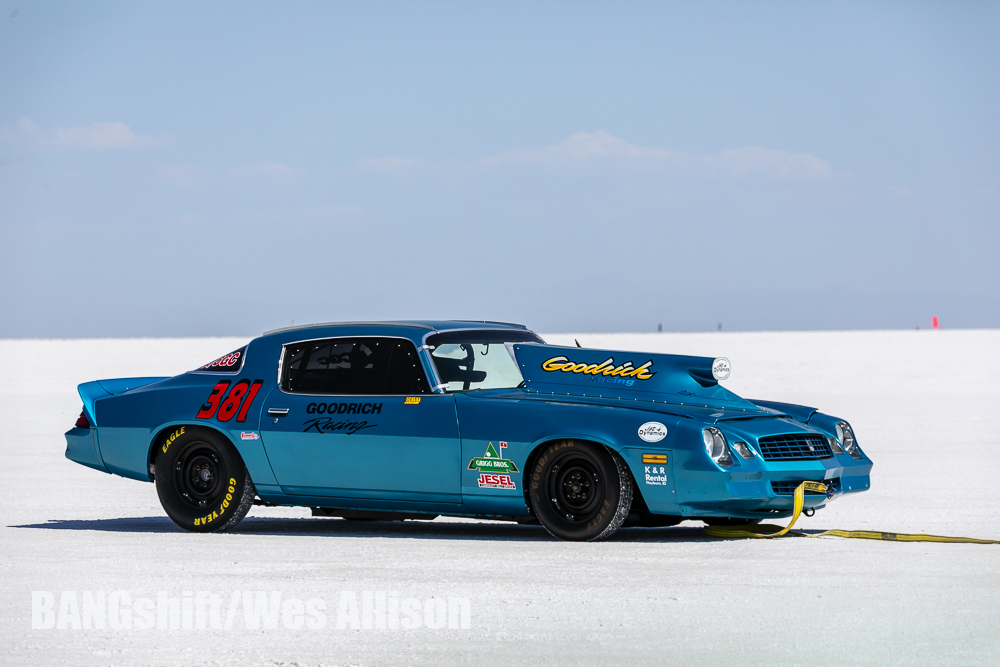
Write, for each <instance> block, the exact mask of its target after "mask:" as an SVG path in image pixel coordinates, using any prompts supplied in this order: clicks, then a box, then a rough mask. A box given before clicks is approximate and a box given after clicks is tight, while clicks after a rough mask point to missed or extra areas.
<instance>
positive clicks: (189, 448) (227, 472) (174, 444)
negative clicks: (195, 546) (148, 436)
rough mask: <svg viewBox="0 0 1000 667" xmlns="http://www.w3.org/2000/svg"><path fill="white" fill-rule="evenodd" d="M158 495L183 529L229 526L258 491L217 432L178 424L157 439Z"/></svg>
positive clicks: (203, 530) (247, 508) (201, 530)
mask: <svg viewBox="0 0 1000 667" xmlns="http://www.w3.org/2000/svg"><path fill="white" fill-rule="evenodd" d="M157 447H158V448H159V449H158V450H157V452H156V465H155V468H154V471H155V481H156V494H157V495H158V496H159V498H160V504H161V505H162V506H163V509H164V510H165V511H166V513H167V516H169V517H170V518H171V519H172V520H173V522H174V523H176V524H177V525H178V526H180V527H181V528H184V529H185V530H191V531H195V532H199V533H209V532H215V531H220V530H228V529H230V528H232V527H233V526H235V525H236V524H237V523H239V522H240V521H241V520H243V517H245V516H246V515H247V512H249V511H250V506H251V505H252V504H253V499H254V496H255V495H256V494H257V491H256V489H255V488H254V486H253V482H252V481H250V475H249V473H248V472H247V469H246V466H245V465H244V463H243V459H242V458H240V455H239V452H237V451H236V448H235V447H234V446H233V445H232V443H230V442H229V441H227V440H226V439H225V437H223V436H222V435H221V434H218V433H215V432H214V431H211V430H209V429H205V428H198V427H190V426H179V427H177V428H175V429H171V430H170V431H169V432H168V433H167V434H166V436H165V437H164V438H163V439H162V441H161V442H159V443H158V445H157Z"/></svg>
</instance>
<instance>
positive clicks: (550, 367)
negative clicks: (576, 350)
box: [542, 356, 656, 380]
mask: <svg viewBox="0 0 1000 667" xmlns="http://www.w3.org/2000/svg"><path fill="white" fill-rule="evenodd" d="M652 366H653V361H652V360H649V361H647V362H646V363H644V364H643V365H642V366H639V367H638V368H636V367H635V366H633V365H632V362H631V361H626V362H625V363H624V364H621V365H620V366H615V359H614V357H608V359H607V360H606V361H604V362H602V363H600V364H587V363H580V362H576V361H570V360H569V358H568V357H562V356H559V357H552V358H551V359H547V360H546V361H544V362H542V370H543V371H548V372H549V373H554V372H557V371H562V372H563V373H574V374H582V375H609V376H611V377H623V378H627V377H634V378H635V379H637V380H648V379H650V378H651V377H653V376H654V375H656V373H654V372H652V371H650V370H649V369H650V368H652Z"/></svg>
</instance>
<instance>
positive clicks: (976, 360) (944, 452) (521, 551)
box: [0, 331, 1000, 665]
mask: <svg viewBox="0 0 1000 667" xmlns="http://www.w3.org/2000/svg"><path fill="white" fill-rule="evenodd" d="M547 338H548V340H549V341H550V342H556V343H568V344H572V341H573V339H574V338H576V339H579V341H580V343H581V344H582V345H584V346H587V347H607V348H612V349H628V350H641V351H649V352H670V353H678V354H694V355H703V356H727V357H729V358H730V360H731V361H732V363H733V374H732V376H731V378H730V380H728V381H727V382H726V383H725V384H726V386H728V387H729V388H730V389H732V390H734V391H735V392H736V393H738V394H740V395H742V396H745V397H750V398H767V399H773V400H779V401H789V402H798V403H803V404H806V405H813V406H817V407H819V408H820V409H822V410H824V411H826V412H829V413H832V414H835V415H838V416H841V417H845V418H847V419H849V420H850V421H851V423H852V424H853V425H854V428H855V431H856V432H857V434H858V438H859V442H860V443H861V446H862V447H863V448H864V450H865V451H866V452H867V453H868V454H869V455H870V456H871V458H872V459H873V460H874V461H875V469H874V471H873V474H872V490H871V491H870V492H867V493H863V494H859V495H857V496H854V497H852V498H848V499H842V500H840V501H838V502H836V503H833V505H832V506H831V507H830V508H828V509H826V510H822V511H820V512H818V513H817V514H816V516H815V517H813V518H811V519H805V518H804V519H802V520H801V521H802V523H801V525H802V526H803V527H804V528H807V529H826V528H844V529H869V530H882V531H894V532H923V533H937V534H946V535H966V536H978V537H987V538H1000V492H998V484H997V472H996V470H997V459H998V457H1000V446H998V445H1000V390H998V388H997V387H998V384H997V379H998V378H1000V331H919V332H918V331H875V332H834V333H825V332H809V333H713V334H651V335H638V334H637V335H627V334H618V335H597V334H566V335H551V336H548V337H547ZM244 342H245V339H189V340H162V339H161V340H154V339H147V340H76V341H62V340H54V341H0V368H2V369H3V374H2V376H0V411H2V421H0V423H2V424H3V427H4V430H3V435H2V437H0V456H2V466H0V512H2V518H3V520H2V521H0V592H2V594H0V663H2V664H4V665H56V664H70V665H144V664H156V665H219V664H222V665H230V664H231V665H286V664H298V665H314V664H326V665H344V664H361V665H372V664H428V665H443V664H468V663H484V662H485V663H489V664H502V663H514V664H545V665H548V664H572V665H606V664H628V665H633V664H651V665H652V664H677V665H699V664H705V665H717V664H735V665H798V664H804V663H807V662H810V663H817V662H818V663H823V664H849V665H884V664H920V665H936V664H941V665H996V664H1000V633H998V630H1000V545H971V544H921V543H916V544H907V543H893V542H874V541H864V540H838V539H832V538H829V539H804V538H790V539H781V540H771V541H766V540H754V541H723V540H714V539H711V538H706V537H704V536H703V535H702V534H701V533H700V530H699V528H698V525H699V524H695V523H693V522H687V523H684V524H681V525H680V526H678V527H675V528H665V529H655V530H653V529H625V530H622V531H619V532H618V533H617V534H616V535H615V537H614V538H613V539H612V540H610V541H607V542H603V543H596V544H589V543H588V544H575V543H566V542H559V541H556V540H554V539H552V538H550V537H549V536H548V534H547V533H545V531H544V530H542V529H541V528H538V527H527V526H516V525H510V524H502V523H476V522H470V521H463V520H455V519H439V520H437V521H434V522H431V523H423V522H421V523H414V522H406V523H403V524H400V523H385V522H367V523H360V522H349V521H343V520H339V519H313V518H310V517H309V511H308V510H307V509H301V508H299V509H294V508H293V509H283V508H261V507H255V508H254V509H253V510H252V511H251V514H250V517H249V518H248V519H247V520H245V521H244V522H243V524H241V530H238V531H237V532H235V533H232V534H210V535H195V534H191V533H186V532H184V531H181V530H180V529H178V528H176V527H175V526H174V525H173V524H172V523H171V522H170V521H169V520H168V519H166V518H165V517H164V515H163V512H162V510H161V509H160V506H159V503H158V501H157V498H156V492H155V489H154V487H153V485H152V484H144V483H141V482H135V481H131V480H125V479H121V478H118V477H113V476H110V475H106V474H103V473H100V472H97V471H93V470H89V469H87V468H84V467H82V466H79V465H77V464H74V463H72V462H70V461H68V460H66V459H65V458H64V457H63V450H64V447H65V444H64V440H63V436H62V434H63V432H64V431H66V430H67V429H68V428H69V427H70V426H71V425H72V423H73V421H74V420H75V419H76V416H77V415H78V414H79V410H80V400H79V398H78V396H77V394H76V385H77V383H80V382H83V381H86V380H91V379H97V378H105V377H116V376H136V375H173V374H176V373H179V372H182V371H184V370H186V369H190V368H194V367H196V366H197V365H199V364H202V363H205V362H207V361H209V360H211V359H214V358H216V357H218V356H220V355H221V354H224V353H226V352H228V351H229V350H232V349H234V348H236V347H238V346H239V345H242V344H243V343H244ZM387 474H393V471H392V470H391V467H390V468H389V469H387ZM33 590H34V591H39V590H41V591H51V592H54V593H55V596H56V600H57V601H58V599H59V596H60V592H61V591H78V592H81V591H102V590H103V591H113V590H125V591H128V592H129V593H130V594H131V595H132V596H133V597H137V596H149V597H155V596H156V592H157V591H166V592H167V593H168V594H169V595H170V596H182V595H183V593H184V592H185V591H207V592H214V593H217V594H220V595H222V597H223V599H225V600H228V599H229V596H230V595H231V593H232V591H234V590H275V591H280V592H281V593H282V595H283V596H284V597H286V598H287V597H298V598H302V599H308V598H314V597H320V598H323V599H324V600H326V602H327V604H328V610H327V614H328V620H329V625H328V626H327V627H326V628H325V629H323V630H314V629H308V628H303V629H300V630H288V629H284V628H283V627H280V626H279V629H275V630H263V629H258V630H247V629H245V628H243V627H235V628H234V629H231V630H229V631H225V630H211V629H206V630H182V629H177V630H158V629H152V630H131V631H126V630H119V631H115V630H109V629H105V630H91V631H87V630H56V629H53V630H33V629H32V627H31V591H33ZM345 590H346V591H357V592H358V595H359V600H360V595H361V592H362V591H365V590H370V591H395V592H397V593H398V594H399V596H400V597H414V598H420V599H424V598H429V597H432V596H436V597H465V598H468V599H469V600H470V601H471V611H472V616H471V622H472V627H471V629H469V630H447V629H446V630H430V629H427V628H420V629H416V630H363V629H362V630H351V629H342V630H337V629H336V628H335V620H336V616H337V604H338V600H339V599H340V594H341V592H342V591H345Z"/></svg>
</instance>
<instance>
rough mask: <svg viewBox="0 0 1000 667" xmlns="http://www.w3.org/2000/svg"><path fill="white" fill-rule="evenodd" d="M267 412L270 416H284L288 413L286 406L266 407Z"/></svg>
mask: <svg viewBox="0 0 1000 667" xmlns="http://www.w3.org/2000/svg"><path fill="white" fill-rule="evenodd" d="M267 414H269V415H271V416H272V417H284V416H285V415H287V414H288V408H268V409H267Z"/></svg>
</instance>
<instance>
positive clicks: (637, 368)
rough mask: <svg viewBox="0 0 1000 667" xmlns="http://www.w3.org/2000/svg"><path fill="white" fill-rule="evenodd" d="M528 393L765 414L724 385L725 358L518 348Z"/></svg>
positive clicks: (548, 347)
mask: <svg viewBox="0 0 1000 667" xmlns="http://www.w3.org/2000/svg"><path fill="white" fill-rule="evenodd" d="M512 348H513V350H514V356H515V357H516V358H517V363H518V366H519V367H520V370H521V375H522V377H524V383H525V387H526V388H527V390H528V391H531V392H539V393H557V394H573V395H583V396H600V397H603V398H621V399H627V400H645V401H656V402H665V403H677V404H682V405H703V406H709V407H711V406H717V407H724V408H735V409H739V410H747V411H753V412H763V410H761V409H760V408H759V407H757V406H756V405H754V404H753V403H751V402H749V401H746V400H744V399H742V398H740V397H739V396H737V395H736V394H734V393H733V392H731V391H729V390H728V389H726V388H724V387H722V386H720V385H719V379H725V378H727V377H729V372H730V365H729V361H728V360H727V359H725V358H721V357H720V358H712V357H687V356H681V355H673V354H648V353H644V352H621V351H615V350H592V349H589V348H576V347H560V346H555V345H523V344H515V345H513V346H512Z"/></svg>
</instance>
